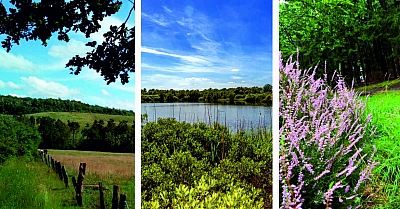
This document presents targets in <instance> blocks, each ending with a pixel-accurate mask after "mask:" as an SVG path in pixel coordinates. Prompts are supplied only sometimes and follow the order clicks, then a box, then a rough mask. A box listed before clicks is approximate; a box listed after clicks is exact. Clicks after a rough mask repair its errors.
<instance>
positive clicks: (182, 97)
mask: <svg viewBox="0 0 400 209" xmlns="http://www.w3.org/2000/svg"><path fill="white" fill-rule="evenodd" d="M271 95H272V86H271V85H270V84H266V85H264V87H263V88H260V87H237V88H228V89H227V88H223V89H212V88H209V89H205V90H202V91H200V90H173V89H170V90H160V89H150V90H147V89H142V94H141V97H142V103H145V102H211V103H216V102H221V103H230V104H234V103H235V102H243V101H246V103H249V104H267V105H271V104H272V97H271ZM245 98H247V99H245Z"/></svg>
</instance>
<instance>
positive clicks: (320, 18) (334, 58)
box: [279, 0, 400, 85]
mask: <svg viewBox="0 0 400 209" xmlns="http://www.w3.org/2000/svg"><path fill="white" fill-rule="evenodd" d="M285 2H286V3H280V8H279V48H280V50H281V51H282V57H283V59H284V60H286V59H287V58H288V57H289V56H290V55H291V54H294V53H295V52H296V50H297V49H298V50H299V52H300V55H299V61H300V63H301V64H302V67H301V68H303V69H307V68H309V67H312V66H314V65H315V63H318V62H320V63H323V62H325V61H326V62H328V67H327V69H326V70H327V73H328V77H331V76H332V74H333V72H334V71H335V70H338V69H339V73H340V74H341V75H342V76H343V77H344V78H345V79H346V82H347V83H348V84H349V85H351V82H352V80H353V79H354V80H355V83H356V84H358V83H361V78H360V76H363V79H364V80H365V82H367V83H373V82H376V81H378V82H381V81H384V80H387V78H398V77H399V75H400V72H399V71H398V70H397V69H399V67H400V62H399V55H400V45H399V41H400V36H399V34H400V33H399V32H400V27H399V25H400V24H398V20H399V19H398V17H399V15H400V4H399V1H372V0H371V1H350V0H336V1H313V0H287V1H285ZM323 73H324V69H323V67H320V68H318V71H317V74H316V76H317V77H322V75H323Z"/></svg>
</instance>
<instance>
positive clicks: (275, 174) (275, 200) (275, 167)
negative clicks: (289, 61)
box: [272, 0, 280, 209]
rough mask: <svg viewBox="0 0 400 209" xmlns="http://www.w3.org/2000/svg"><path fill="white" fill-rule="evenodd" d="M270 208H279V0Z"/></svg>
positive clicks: (276, 4) (276, 6) (276, 8)
mask: <svg viewBox="0 0 400 209" xmlns="http://www.w3.org/2000/svg"><path fill="white" fill-rule="evenodd" d="M272 58H273V60H272V96H273V97H272V98H273V101H272V133H273V135H272V136H273V138H272V143H273V146H272V162H273V163H272V182H273V183H272V208H274V209H278V208H279V196H280V194H279V0H273V1H272Z"/></svg>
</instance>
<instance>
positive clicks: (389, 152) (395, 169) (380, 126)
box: [364, 91, 400, 208]
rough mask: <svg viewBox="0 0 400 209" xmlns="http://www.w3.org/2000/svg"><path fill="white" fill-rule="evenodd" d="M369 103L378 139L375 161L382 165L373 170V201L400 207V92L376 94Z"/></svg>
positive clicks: (375, 139)
mask: <svg viewBox="0 0 400 209" xmlns="http://www.w3.org/2000/svg"><path fill="white" fill-rule="evenodd" d="M364 99H365V100H366V101H367V107H366V110H367V112H369V113H371V114H372V115H373V124H374V125H375V127H376V128H377V133H378V137H377V138H374V139H373V143H374V144H375V146H376V147H377V154H376V156H375V160H376V161H379V162H380V163H381V164H380V165H377V167H376V168H375V169H374V177H373V183H372V185H373V187H374V190H375V193H376V196H375V197H374V198H373V200H374V202H375V208H400V197H399V196H398V194H399V193H400V188H399V186H400V185H399V183H400V157H399V153H400V140H399V139H400V106H399V102H400V91H387V92H381V93H379V94H375V95H373V96H371V97H369V98H364Z"/></svg>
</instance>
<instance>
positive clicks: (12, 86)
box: [0, 80, 22, 90]
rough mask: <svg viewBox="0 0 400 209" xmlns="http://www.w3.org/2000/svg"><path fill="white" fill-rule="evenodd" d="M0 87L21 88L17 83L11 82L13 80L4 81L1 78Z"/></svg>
mask: <svg viewBox="0 0 400 209" xmlns="http://www.w3.org/2000/svg"><path fill="white" fill-rule="evenodd" d="M0 88H5V89H6V88H9V89H14V90H19V89H22V87H21V86H19V85H17V84H15V83H13V82H11V81H8V82H4V81H2V80H0Z"/></svg>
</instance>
